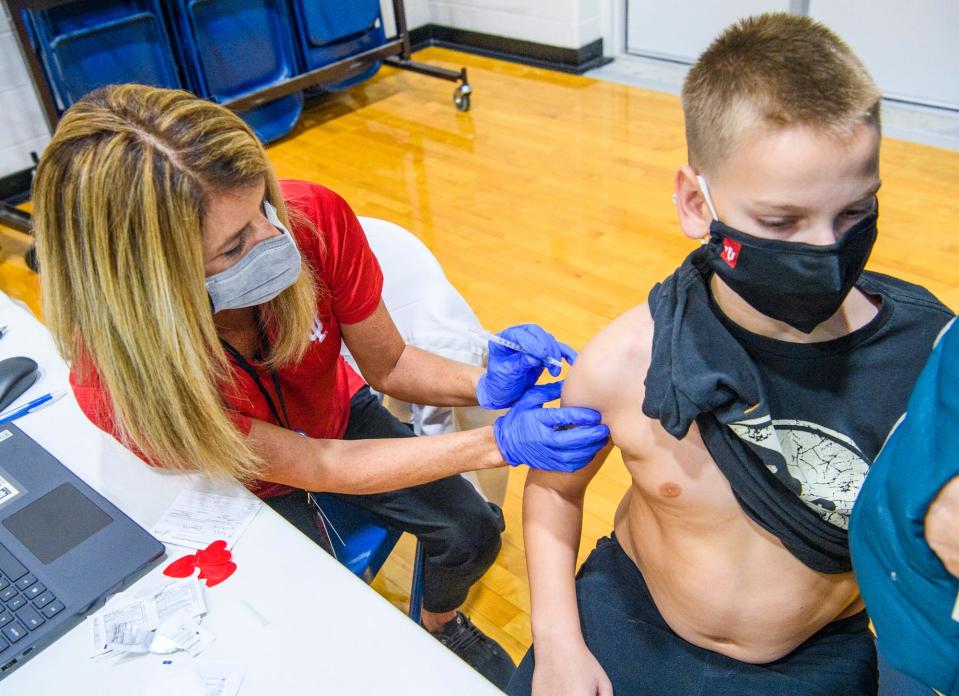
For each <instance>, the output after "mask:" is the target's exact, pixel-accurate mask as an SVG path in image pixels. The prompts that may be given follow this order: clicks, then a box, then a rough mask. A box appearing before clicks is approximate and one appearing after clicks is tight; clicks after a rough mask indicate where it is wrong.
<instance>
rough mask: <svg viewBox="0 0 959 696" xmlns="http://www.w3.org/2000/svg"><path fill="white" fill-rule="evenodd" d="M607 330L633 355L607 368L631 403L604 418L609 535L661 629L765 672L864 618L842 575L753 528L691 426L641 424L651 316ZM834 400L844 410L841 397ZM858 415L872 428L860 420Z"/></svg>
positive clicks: (612, 342) (642, 311) (851, 581)
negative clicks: (614, 478)
mask: <svg viewBox="0 0 959 696" xmlns="http://www.w3.org/2000/svg"><path fill="white" fill-rule="evenodd" d="M610 329H611V330H612V331H613V332H614V334H615V336H614V337H611V338H610V339H607V346H616V347H621V348H622V350H623V355H624V356H625V355H627V354H629V355H630V357H629V358H628V359H626V358H623V359H622V360H616V359H614V360H611V361H610V362H611V363H618V365H617V367H616V368H613V369H619V371H620V375H621V377H622V380H623V386H624V389H625V390H626V391H627V392H632V393H633V394H635V398H632V399H623V400H620V401H618V404H617V406H616V407H615V408H613V409H608V410H605V411H604V418H605V421H606V422H607V423H608V425H609V426H610V429H611V432H612V438H613V441H614V442H615V443H616V444H617V445H618V446H619V447H620V449H621V450H622V452H623V459H624V462H625V464H626V466H627V468H628V469H629V471H630V474H631V476H632V479H633V483H632V486H631V488H630V490H629V491H628V492H627V494H626V496H625V497H624V498H623V501H622V502H621V504H620V506H619V509H618V511H617V515H616V533H617V536H618V537H619V539H620V541H621V543H622V545H623V548H624V550H625V551H626V553H627V554H628V555H629V556H630V558H632V559H633V561H634V562H635V563H636V565H637V566H638V567H639V569H640V570H641V571H642V573H643V575H644V577H645V579H646V582H647V583H648V585H649V589H650V592H651V593H652V595H653V598H654V599H655V601H656V605H657V607H658V609H659V610H660V612H661V614H662V615H663V618H664V619H665V620H666V622H667V623H668V624H669V626H670V627H671V628H672V629H673V630H674V631H675V632H676V633H677V634H679V635H680V636H681V637H682V638H684V639H685V640H687V641H689V642H691V643H693V644H695V645H698V646H700V647H703V648H706V649H709V650H713V651H715V652H719V653H722V654H725V655H728V656H729V657H732V658H734V659H738V660H741V661H745V662H756V663H765V662H770V661H773V660H776V659H778V658H780V657H783V656H784V655H786V654H788V653H790V652H791V651H792V650H794V649H795V648H796V647H798V646H799V645H800V644H801V643H802V642H803V641H805V640H806V639H807V638H809V637H810V636H812V635H813V634H814V633H816V632H817V631H818V630H819V629H820V628H822V627H823V626H825V625H826V624H828V623H830V622H832V621H834V620H837V619H840V618H844V617H846V616H850V615H852V614H854V613H856V612H858V611H861V610H862V608H863V603H862V600H861V598H860V597H859V591H858V587H857V585H856V581H855V578H854V576H853V574H852V573H851V572H848V573H837V574H825V573H819V572H816V571H813V570H811V569H810V568H809V567H807V566H806V565H804V564H803V563H802V562H801V561H799V560H798V559H797V558H796V557H795V556H794V555H793V554H792V553H790V552H789V551H788V550H787V549H786V548H785V547H784V546H783V544H782V543H781V542H780V541H779V539H778V538H776V536H774V535H773V534H771V533H770V532H768V531H766V530H765V529H763V528H762V527H760V526H759V525H758V524H756V522H754V521H753V520H752V519H750V517H749V516H748V515H747V514H746V513H745V512H744V511H743V509H742V507H741V506H740V504H739V502H738V501H737V499H736V497H735V496H734V494H733V491H732V489H731V487H730V484H729V482H728V481H727V479H726V477H725V476H724V475H723V474H722V473H721V471H720V469H719V468H718V466H717V464H716V463H715V461H714V460H713V458H712V456H711V455H710V453H709V452H708V451H707V448H706V446H705V444H704V442H703V439H702V437H701V436H700V433H699V430H698V428H697V427H696V425H695V424H694V425H693V427H692V428H691V429H690V431H689V433H688V435H687V436H686V437H685V438H683V439H681V440H677V439H676V438H674V437H673V436H672V435H670V434H669V433H668V432H666V430H664V428H663V427H662V426H661V425H660V423H659V422H658V421H656V420H653V419H650V418H648V417H647V416H646V415H645V414H644V413H643V411H642V401H643V398H642V395H643V394H644V393H645V385H644V381H645V377H646V368H648V366H649V360H650V355H651V351H652V348H651V344H652V337H653V321H652V318H651V316H650V312H649V309H648V308H647V307H646V306H645V305H644V306H641V307H638V308H636V309H634V310H631V311H630V312H628V313H627V314H626V315H624V316H623V317H621V318H620V319H619V320H617V322H615V324H614V326H611V327H610ZM930 347H931V345H930ZM922 357H923V356H911V359H913V360H917V359H918V360H920V361H921V359H922ZM832 396H833V397H834V398H836V397H838V398H840V399H841V398H842V393H841V389H840V390H839V393H838V394H833V395H832ZM907 396H908V394H905V395H903V406H904V405H905V398H906V397H907ZM851 408H857V406H851ZM859 410H860V411H861V412H862V414H863V418H869V417H870V413H869V410H868V409H865V408H859ZM890 425H891V424H890ZM637 426H638V427H637Z"/></svg>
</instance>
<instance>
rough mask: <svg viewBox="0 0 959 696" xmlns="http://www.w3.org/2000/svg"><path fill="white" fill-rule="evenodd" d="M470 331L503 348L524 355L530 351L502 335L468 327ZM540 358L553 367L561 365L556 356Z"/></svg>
mask: <svg viewBox="0 0 959 696" xmlns="http://www.w3.org/2000/svg"><path fill="white" fill-rule="evenodd" d="M470 331H472V332H473V333H474V334H476V335H477V336H479V337H480V338H484V339H486V340H487V341H490V342H492V343H495V344H496V345H498V346H503V347H504V348H509V349H510V350H515V351H516V352H517V353H525V354H526V355H531V353H530V352H529V351H528V350H526V349H524V348H523V347H522V346H521V345H520V344H519V343H514V342H513V341H510V340H509V339H507V338H503V337H502V336H498V335H497V334H494V333H490V332H489V331H480V330H478V329H470ZM533 357H536V356H533ZM540 359H541V360H543V362H545V363H546V364H547V365H553V366H554V367H562V366H563V363H562V361H560V360H557V359H556V358H540Z"/></svg>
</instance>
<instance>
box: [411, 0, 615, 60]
mask: <svg viewBox="0 0 959 696" xmlns="http://www.w3.org/2000/svg"><path fill="white" fill-rule="evenodd" d="M430 11H431V17H432V21H433V23H434V24H439V25H441V26H447V27H455V28H457V29H468V30H471V31H478V32H482V33H484V34H493V35H495V36H505V37H509V38H511V39H521V40H523V41H533V42H535V43H541V44H548V45H550V46H560V47H562V48H580V47H582V46H585V45H586V44H588V43H590V42H592V41H595V40H596V39H598V38H600V36H601V35H602V22H601V14H600V3H599V2H597V1H596V0H431V1H430Z"/></svg>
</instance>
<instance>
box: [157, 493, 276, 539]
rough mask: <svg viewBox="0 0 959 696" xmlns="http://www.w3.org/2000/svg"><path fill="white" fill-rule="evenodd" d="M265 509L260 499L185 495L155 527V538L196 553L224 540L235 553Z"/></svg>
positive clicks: (179, 497) (211, 494)
mask: <svg viewBox="0 0 959 696" xmlns="http://www.w3.org/2000/svg"><path fill="white" fill-rule="evenodd" d="M262 505H263V504H262V503H261V502H260V501H259V500H256V499H250V498H237V497H234V496H228V495H219V494H216V493H204V492H201V491H181V492H180V494H179V495H178V496H177V497H176V500H174V501H173V505H171V506H170V508H169V509H168V510H167V511H166V512H165V513H164V514H163V517H161V518H160V521H159V522H157V523H156V524H155V525H154V526H153V535H154V536H155V537H157V538H158V539H159V540H160V541H162V542H165V543H167V544H175V545H177V546H187V547H189V548H193V549H204V548H206V547H207V546H209V545H210V543H211V542H213V541H216V540H217V539H223V540H225V541H226V544H227V548H230V549H232V548H233V545H234V544H236V542H237V539H239V538H240V535H242V534H243V532H244V531H245V530H246V528H247V527H249V526H250V523H251V522H252V521H253V518H254V517H255V516H256V513H257V511H258V510H259V509H260V507H261V506H262Z"/></svg>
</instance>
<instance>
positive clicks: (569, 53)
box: [410, 24, 612, 75]
mask: <svg viewBox="0 0 959 696" xmlns="http://www.w3.org/2000/svg"><path fill="white" fill-rule="evenodd" d="M410 43H411V44H412V45H413V50H419V49H421V48H427V47H429V46H440V47H442V48H451V49H454V50H457V51H464V52H466V53H475V54H476V55H480V56H486V57H487V58H498V59H500V60H508V61H511V62H513V63H522V64H523V65H532V66H534V67H537V68H547V69H549V70H559V71H560V72H566V73H573V74H575V75H581V74H582V73H584V72H586V71H587V70H593V69H594V68H598V67H600V66H603V65H606V64H607V63H609V62H610V61H611V60H612V58H606V57H604V56H603V40H602V39H596V40H595V41H592V42H590V43H588V44H586V45H585V46H581V47H580V48H563V47H561V46H550V45H548V44H541V43H535V42H533V41H522V40H520V39H510V38H507V37H504V36H495V35H494V34H484V33H482V32H478V31H469V30H467V29H456V28H454V27H445V26H442V25H439V24H426V25H424V26H422V27H417V28H416V29H413V30H412V31H410Z"/></svg>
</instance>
